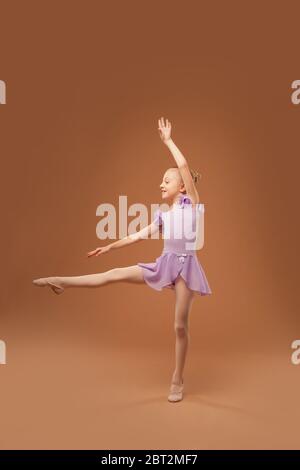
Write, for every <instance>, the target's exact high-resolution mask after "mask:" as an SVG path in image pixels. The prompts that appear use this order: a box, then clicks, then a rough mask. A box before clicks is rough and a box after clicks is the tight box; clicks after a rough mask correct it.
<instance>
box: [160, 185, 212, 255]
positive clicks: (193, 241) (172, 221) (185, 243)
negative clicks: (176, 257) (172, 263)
mask: <svg viewBox="0 0 300 470" xmlns="http://www.w3.org/2000/svg"><path fill="white" fill-rule="evenodd" d="M201 214H202V215H203V214H204V204H200V203H199V204H196V205H194V206H193V205H192V202H191V199H190V198H189V197H188V196H187V195H185V194H183V195H181V196H180V199H179V202H178V203H175V204H173V206H172V208H171V209H170V210H169V211H166V212H164V211H162V210H161V209H157V210H156V212H155V214H154V222H155V223H156V225H159V226H161V231H162V235H163V239H164V249H163V253H166V252H173V253H177V254H181V255H185V254H194V255H195V254H196V250H197V249H199V248H197V246H198V247H199V246H201V237H203V216H202V217H201Z"/></svg>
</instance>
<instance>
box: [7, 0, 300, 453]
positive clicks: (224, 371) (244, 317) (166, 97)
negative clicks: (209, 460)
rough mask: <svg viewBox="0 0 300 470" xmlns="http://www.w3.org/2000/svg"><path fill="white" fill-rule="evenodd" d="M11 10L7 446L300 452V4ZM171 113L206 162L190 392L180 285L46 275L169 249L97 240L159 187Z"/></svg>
mask: <svg viewBox="0 0 300 470" xmlns="http://www.w3.org/2000/svg"><path fill="white" fill-rule="evenodd" d="M1 17H2V20H1V23H2V24H1V31H0V41H1V73H0V79H2V80H5V82H6V85H7V104H6V105H5V106H1V107H0V128H1V155H2V165H1V174H2V184H1V205H2V207H1V215H2V230H1V248H2V250H1V257H2V270H1V287H2V292H1V333H0V339H2V340H5V342H6V345H7V364H6V365H1V366H0V381H1V404H0V413H1V438H0V440H1V442H0V446H1V448H3V449H17V448H21V449H22V448H25V449H30V448H31V449H37V448H72V449H76V448H98V449H105V448H106V449H117V448H123V449H137V448H145V449H167V448H170V449H189V448H190V449H192V448H199V449H218V448H228V449H229V448H231V449H238V448H274V449H276V448H277V449H278V448H299V447H300V446H299V432H298V429H299V420H300V412H299V386H300V381H299V377H300V365H299V366H295V365H292V364H291V360H290V357H291V353H292V349H291V343H292V341H293V340H295V339H299V337H300V321H299V285H298V282H299V271H298V267H299V262H298V261H299V257H298V253H299V248H298V243H299V224H298V215H299V210H298V201H299V162H298V160H299V140H298V136H299V120H300V106H295V105H293V104H292V103H291V99H290V96H291V83H292V82H293V81H294V80H296V79H299V78H300V77H299V60H298V55H299V50H298V49H299V47H298V43H299V41H298V39H299V34H298V32H299V21H298V18H299V5H297V2H286V3H285V4H284V5H281V6H279V4H276V3H273V2H270V1H269V2H254V3H253V2H238V1H229V2H221V1H219V2H209V3H208V2H196V1H193V2H170V1H164V2H151V3H150V2H137V1H134V2H133V1H129V2H121V1H118V2H113V3H109V4H108V3H107V2H102V1H91V0H90V1H76V2H73V1H66V0H64V1H60V2H50V1H43V2H38V1H27V2H16V1H14V2H10V3H9V4H8V3H7V2H5V3H4V2H3V3H2V4H1ZM160 116H164V117H166V118H168V119H169V120H171V122H172V125H173V139H174V141H175V143H176V144H177V145H178V146H179V148H180V149H181V151H182V152H183V153H184V155H185V156H186V158H187V159H188V162H189V163H190V166H191V167H192V168H195V169H197V170H198V171H199V172H200V173H201V174H202V175H203V176H202V180H201V182H200V184H199V187H198V189H199V194H200V197H201V202H203V203H204V204H205V209H206V211H205V246H204V249H203V250H202V251H201V252H200V254H199V260H200V262H201V264H202V266H203V268H204V270H205V273H206V275H207V278H208V281H209V283H210V286H211V289H212V291H213V295H212V296H207V297H200V296H198V297H197V298H196V299H195V302H194V305H193V309H192V312H191V316H190V335H191V342H190V347H189V352H188V357H187V362H186V368H185V373H184V377H185V383H186V387H185V398H184V400H183V401H182V402H181V403H178V404H170V403H168V402H167V393H168V390H169V383H170V379H171V375H172V372H173V367H174V341H175V337H174V330H173V322H174V293H173V292H172V291H170V290H166V289H165V290H163V291H162V292H157V291H154V290H152V289H150V288H149V287H148V286H146V285H133V284H128V283H118V284H111V285H108V286H105V287H103V288H99V289H77V290H76V289H72V290H71V289H70V290H68V291H67V292H66V293H64V294H63V295H62V296H56V295H55V294H53V293H52V291H50V290H48V289H37V288H36V287H34V286H33V285H32V279H34V278H37V277H43V276H55V275H80V274H89V273H94V272H101V271H105V270H107V269H110V268H112V267H115V266H127V265H132V264H135V263H137V262H138V261H144V262H148V261H149V262H150V261H153V260H154V259H155V258H156V257H157V256H159V254H160V252H161V250H162V244H163V241H162V240H148V241H146V240H145V241H143V242H141V244H137V245H132V246H130V247H128V248H127V249H120V250H116V251H114V252H111V253H109V254H108V255H103V256H102V257H98V258H92V259H87V258H86V256H85V255H86V252H87V251H89V250H92V249H94V248H95V247H96V246H99V245H101V243H102V244H103V241H101V240H99V239H97V236H96V224H97V222H98V220H99V218H98V217H97V216H96V208H97V206H98V205H99V204H101V203H103V202H110V203H112V204H115V205H116V207H118V199H119V195H127V196H128V204H129V205H130V204H132V203H135V202H142V203H146V204H149V205H150V204H151V203H159V202H160V201H161V196H160V191H159V184H160V182H161V179H162V175H163V173H164V171H165V170H166V169H167V168H168V167H169V166H173V165H174V160H173V157H172V155H171V154H170V153H169V151H168V149H167V148H166V147H164V146H163V144H162V143H161V141H160V139H159V136H158V131H157V120H158V118H159V117H160Z"/></svg>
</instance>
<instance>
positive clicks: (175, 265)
mask: <svg viewBox="0 0 300 470" xmlns="http://www.w3.org/2000/svg"><path fill="white" fill-rule="evenodd" d="M158 130H159V135H160V138H161V139H162V141H163V143H164V144H165V145H166V146H167V147H168V148H169V150H170V151H171V153H172V155H173V157H174V159H175V162H176V164H177V166H176V167H171V168H169V169H168V170H167V171H166V172H165V174H164V177H163V181H162V183H161V185H160V188H161V191H162V199H163V200H165V201H168V202H169V203H171V209H170V210H169V211H164V212H163V211H162V210H161V209H158V210H157V211H156V212H155V214H154V220H153V222H152V223H151V224H150V225H148V226H146V227H144V228H143V229H141V230H140V231H139V232H136V233H134V234H133V235H128V236H127V237H125V238H123V239H121V240H118V241H116V242H114V243H110V244H109V245H107V246H103V247H99V248H96V249H95V250H94V251H90V252H89V253H88V254H87V256H88V257H90V256H99V255H100V254H103V253H106V252H108V251H109V250H111V249H116V248H121V247H122V246H126V245H129V244H131V243H135V242H137V241H140V240H142V239H144V238H147V237H148V236H149V235H152V234H154V233H156V232H157V231H158V230H160V231H161V232H162V233H163V234H164V249H163V252H162V254H161V256H159V257H158V258H157V259H156V261H155V262H154V263H137V264H136V265H133V266H127V267H117V268H113V269H110V270H108V271H105V272H101V273H97V274H87V275H84V276H72V277H46V278H40V279H35V280H33V283H34V284H35V285H36V286H41V287H44V286H49V287H50V288H51V289H52V290H53V291H54V292H55V293H56V294H61V293H62V292H63V291H64V289H65V288H68V287H99V286H103V285H105V284H108V283H111V282H117V281H119V282H124V281H125V282H132V283H147V284H148V285H149V286H150V287H152V288H153V289H156V290H162V288H164V287H165V288H171V289H173V290H174V291H175V324H174V329H175V338H176V347H175V353H176V354H175V370H174V373H173V376H172V380H171V386H170V393H169V395H168V400H169V401H170V402H177V401H180V400H182V398H183V369H184V365H185V358H186V353H187V349H188V343H189V330H188V316H189V313H190V311H191V306H192V302H193V300H194V295H195V293H198V294H200V295H208V294H211V293H212V291H211V289H210V286H209V284H208V281H207V279H206V276H205V273H204V271H203V268H202V266H201V264H200V263H199V261H198V258H197V256H196V250H195V249H194V248H195V241H196V237H195V236H194V238H193V237H190V236H186V235H185V234H184V236H180V237H178V236H175V232H176V231H177V230H178V227H179V222H180V219H181V216H182V215H184V217H185V219H186V220H187V221H190V222H191V224H190V227H191V225H192V226H193V229H194V227H195V220H196V215H197V213H198V215H199V214H200V213H201V212H202V216H203V211H204V206H203V204H200V203H199V195H198V192H197V189H196V187H195V183H196V182H197V179H198V176H199V175H198V173H195V172H194V171H193V170H190V169H189V166H188V164H187V161H186V159H185V157H184V156H183V155H182V153H181V152H180V151H179V149H178V148H177V146H176V145H175V143H174V142H173V140H172V139H171V123H170V122H169V121H168V119H167V120H166V123H165V122H164V118H161V119H159V120H158ZM182 209H183V210H182ZM202 221H203V219H202ZM202 228H203V224H202ZM166 233H168V236H165V235H166ZM194 233H195V232H194V231H193V232H192V234H194ZM177 234H178V232H177ZM190 235H191V234H190ZM191 243H192V248H191Z"/></svg>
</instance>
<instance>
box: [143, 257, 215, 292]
mask: <svg viewBox="0 0 300 470" xmlns="http://www.w3.org/2000/svg"><path fill="white" fill-rule="evenodd" d="M137 264H138V266H141V268H142V271H143V276H144V280H145V282H146V283H147V284H148V285H149V286H150V287H152V288H153V289H155V290H160V291H161V290H162V288H163V287H166V288H169V289H175V280H176V279H177V277H178V276H179V275H180V276H181V277H182V278H183V279H184V280H185V282H186V284H187V286H188V287H189V288H190V289H191V290H193V291H196V292H197V293H198V294H200V295H209V294H212V291H211V289H210V286H209V284H208V281H207V278H206V276H205V272H204V270H203V268H202V266H201V264H200V262H199V260H198V258H197V256H196V255H195V254H187V253H180V254H178V253H173V252H167V253H163V254H162V255H161V256H159V257H158V258H156V260H155V262H154V263H137Z"/></svg>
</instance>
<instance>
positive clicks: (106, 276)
mask: <svg viewBox="0 0 300 470" xmlns="http://www.w3.org/2000/svg"><path fill="white" fill-rule="evenodd" d="M111 282H133V283H142V282H145V281H144V278H143V274H142V268H141V267H140V266H138V265H133V266H125V267H120V268H113V269H110V270H108V271H104V272H102V273H96V274H85V275H83V276H55V277H45V278H40V279H35V280H34V281H33V283H34V284H35V285H37V286H41V287H43V286H46V285H49V284H50V283H51V284H50V287H51V285H52V286H53V285H55V286H57V288H58V289H61V291H62V290H63V289H64V288H66V287H100V286H103V285H105V284H108V283H111ZM53 290H54V288H53ZM57 293H59V292H57Z"/></svg>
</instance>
